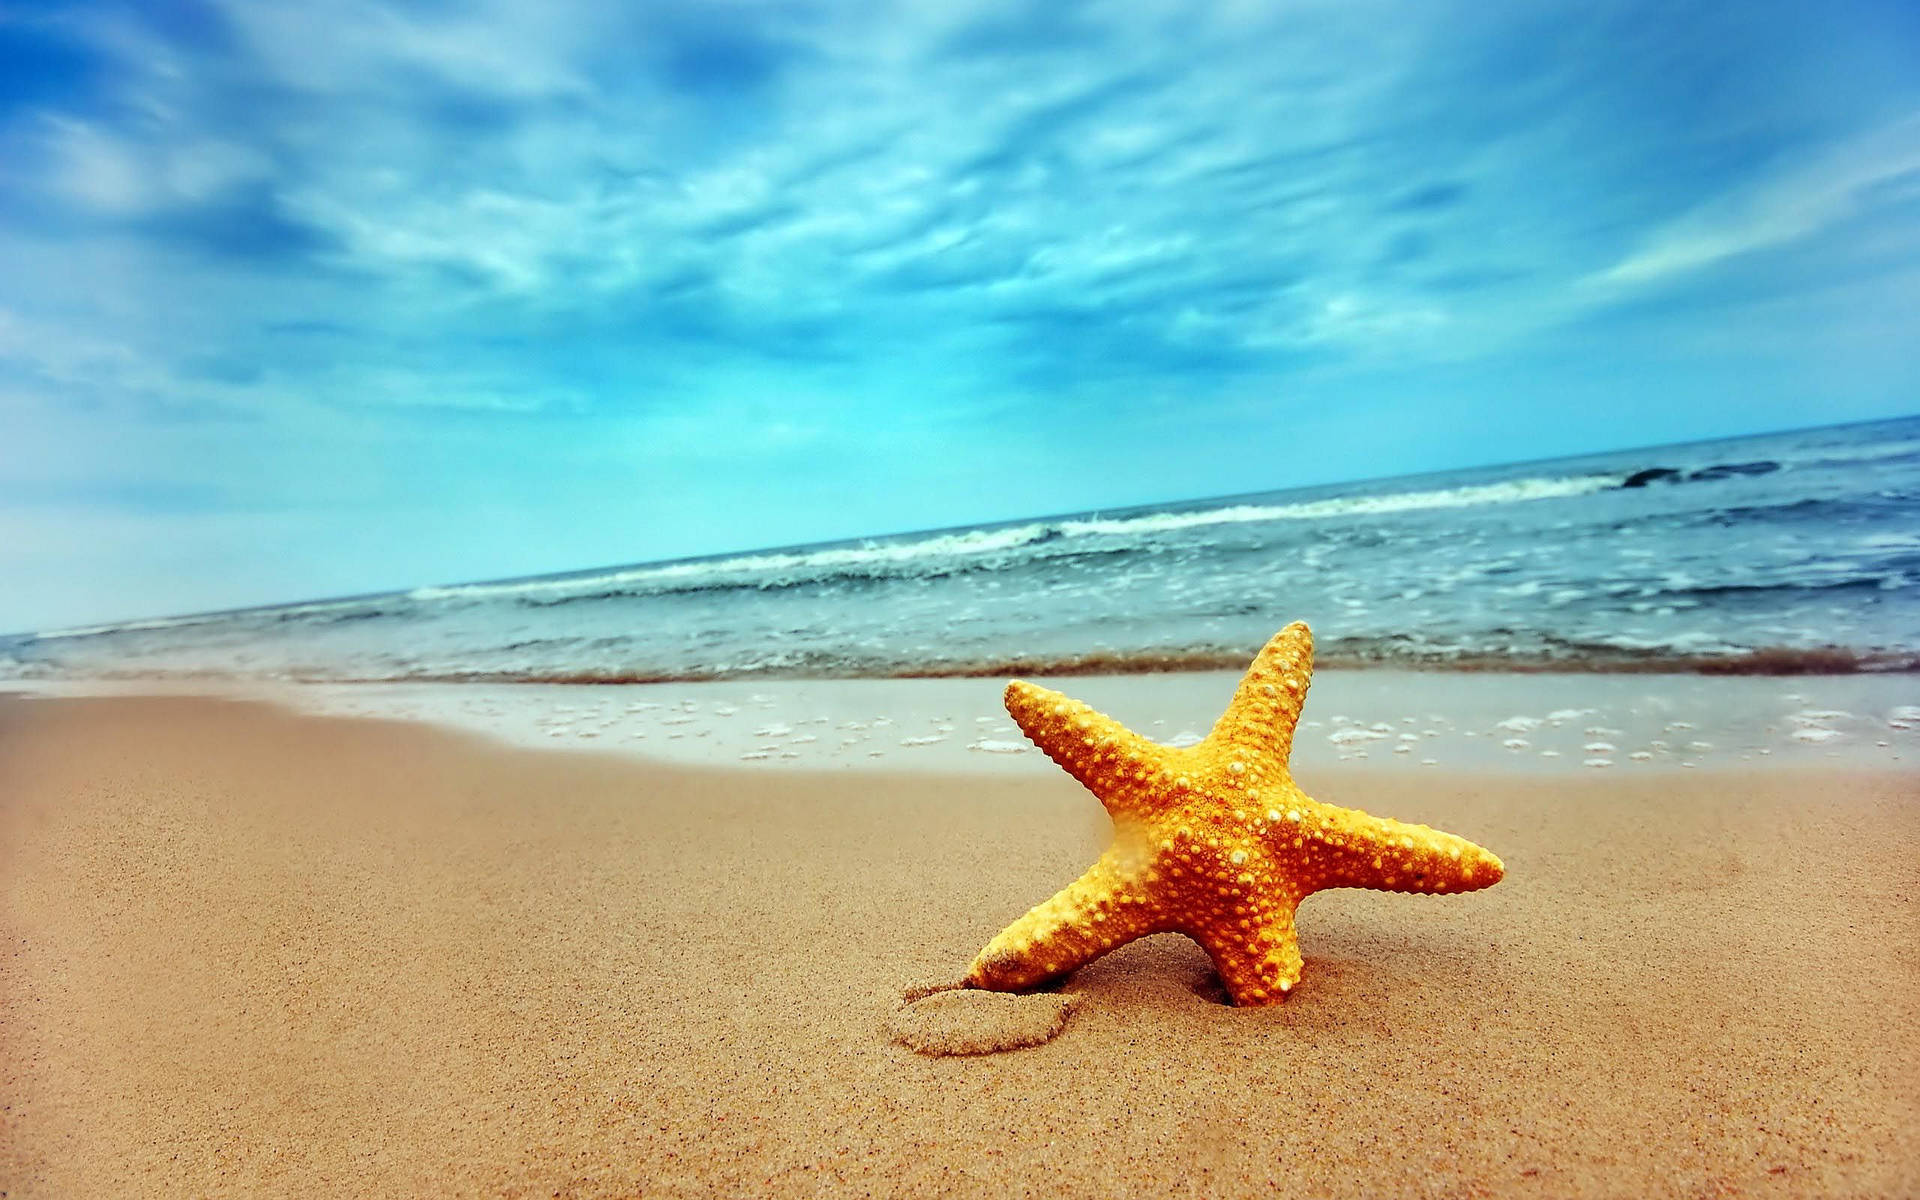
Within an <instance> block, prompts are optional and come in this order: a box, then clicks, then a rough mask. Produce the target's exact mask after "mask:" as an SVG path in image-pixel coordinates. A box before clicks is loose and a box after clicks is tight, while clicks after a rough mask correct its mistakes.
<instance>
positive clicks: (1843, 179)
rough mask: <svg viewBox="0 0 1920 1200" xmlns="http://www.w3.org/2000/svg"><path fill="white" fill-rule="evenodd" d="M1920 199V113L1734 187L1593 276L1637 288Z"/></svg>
mask: <svg viewBox="0 0 1920 1200" xmlns="http://www.w3.org/2000/svg"><path fill="white" fill-rule="evenodd" d="M1917 198H1920V112H1916V113H1914V114H1912V115H1909V116H1907V117H1905V118H1902V119H1901V120H1898V121H1895V122H1893V123H1891V124H1889V125H1886V126H1884V127H1882V128H1879V129H1875V130H1872V131H1871V132H1869V133H1866V134H1864V135H1862V136H1860V137H1857V138H1854V139H1851V140H1849V141H1847V142H1845V143H1843V144H1841V145H1839V146H1836V147H1833V148H1831V149H1829V150H1827V151H1826V152H1825V153H1823V154H1821V155H1819V156H1818V157H1817V158H1816V159H1815V160H1814V161H1812V162H1796V163H1794V164H1793V165H1792V166H1791V167H1789V168H1787V169H1785V170H1781V171H1778V172H1775V173H1773V174H1772V175H1771V176H1770V177H1768V178H1765V179H1762V180H1760V181H1759V182H1756V183H1750V184H1747V185H1745V186H1741V187H1738V188H1735V189H1734V190H1732V191H1730V192H1728V193H1726V194H1724V195H1720V196H1716V197H1714V198H1713V199H1712V200H1710V201H1709V202H1707V203H1706V204H1703V205H1701V206H1700V207H1698V208H1696V209H1694V210H1693V211H1691V212H1689V213H1687V214H1686V215H1685V216H1683V217H1681V218H1679V219H1678V220H1676V221H1674V222H1672V223H1670V224H1668V225H1666V226H1664V227H1663V228H1661V229H1659V230H1657V231H1656V232H1654V233H1653V234H1652V235H1651V236H1650V237H1648V238H1647V239H1646V240H1645V241H1644V242H1643V243H1642V244H1641V245H1640V246H1639V247H1638V248H1637V249H1635V250H1634V251H1633V252H1632V253H1631V254H1629V255H1628V256H1627V257H1625V258H1623V259H1622V260H1620V261H1619V262H1617V263H1615V264H1614V265H1613V266H1611V267H1608V268H1607V269H1606V270H1605V271H1602V272H1600V273H1599V274H1598V275H1596V276H1594V277H1593V279H1592V280H1591V282H1592V283H1594V284H1595V285H1598V286H1602V287H1637V286H1644V285H1649V284H1653V283H1657V282H1659V281H1661V280H1663V279H1665V278H1667V277H1669V276H1674V275H1681V274H1686V273H1689V272H1693V271H1699V270H1702V269H1705V268H1707V267H1710V266H1712V265H1714V264H1716V263H1719V262H1721V261H1723V260H1725V259H1729V258H1734V257H1736V256H1739V255H1743V254H1751V253H1754V252H1756V251H1760V250H1766V249H1770V248H1772V247H1775V246H1780V245H1785V244H1788V243H1791V242H1796V241H1799V240H1801V239H1804V238H1808V237H1811V236H1813V235H1815V234H1818V233H1821V232H1823V231H1825V230H1827V229H1829V228H1831V227H1833V226H1834V225H1837V224H1839V223H1841V222H1843V221H1846V220H1848V219H1850V218H1852V217H1854V216H1857V215H1859V214H1861V213H1863V212H1866V211H1868V210H1870V209H1872V208H1874V207H1876V206H1878V205H1887V204H1895V203H1902V202H1904V203H1911V202H1912V201H1913V200H1915V199H1917Z"/></svg>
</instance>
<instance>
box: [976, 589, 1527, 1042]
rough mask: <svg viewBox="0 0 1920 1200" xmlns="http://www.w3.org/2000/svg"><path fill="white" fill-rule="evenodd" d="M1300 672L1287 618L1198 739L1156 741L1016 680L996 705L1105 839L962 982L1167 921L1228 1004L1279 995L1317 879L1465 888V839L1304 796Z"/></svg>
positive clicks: (1017, 985) (1478, 874)
mask: <svg viewBox="0 0 1920 1200" xmlns="http://www.w3.org/2000/svg"><path fill="white" fill-rule="evenodd" d="M1312 674H1313V635H1312V634H1311V633H1310V632H1308V630H1307V627H1306V626H1305V625H1304V624H1300V623H1298V622H1295V623H1294V624H1292V625H1289V626H1287V627H1286V628H1285V629H1283V630H1281V631H1280V632H1279V633H1277V634H1275V635H1274V638H1273V640H1272V641H1270V642H1268V643H1267V645H1266V648H1265V649H1263V650H1261V651H1260V654H1259V656H1258V657H1257V658H1255V659H1254V661H1253V665H1252V666H1251V667H1250V668H1248V670H1247V674H1246V677H1245V678H1244V679H1242V680H1241V682H1240V687H1239V689H1238V690H1237V691H1236V692H1235V693H1234V696H1233V702H1232V703H1231V704H1229V705H1228V706H1227V711H1226V713H1225V714H1224V715H1223V716H1221V718H1220V720H1219V722H1218V723H1216V724H1215V725H1214V727H1213V732H1212V733H1211V734H1209V735H1208V737H1207V739H1206V740H1205V741H1203V742H1201V743H1200V744H1198V745H1195V746H1189V747H1174V746H1162V745H1158V744H1156V743H1154V742H1151V741H1148V740H1147V739H1146V738H1143V737H1141V736H1140V735H1138V734H1136V733H1134V732H1132V731H1131V730H1129V729H1127V728H1126V727H1125V726H1123V725H1121V724H1120V723H1119V722H1118V721H1115V720H1114V719H1113V718H1111V717H1107V716H1103V715H1102V714H1100V713H1097V712H1095V711H1094V710H1093V709H1091V708H1089V707H1088V706H1086V705H1085V704H1082V703H1080V702H1079V701H1077V700H1070V699H1068V698H1067V697H1066V696H1063V695H1061V694H1060V693H1059V692H1055V691H1050V690H1048V689H1047V688H1043V687H1038V686H1036V685H1034V684H1031V683H1026V682H1024V681H1021V680H1015V681H1014V682H1012V683H1009V684H1008V685H1007V695H1006V703H1007V711H1008V712H1009V713H1011V714H1013V719H1014V721H1016V722H1017V723H1018V724H1019V726H1020V728H1021V729H1022V730H1024V731H1025V732H1026V735H1027V737H1028V738H1030V739H1032V741H1033V743H1034V744H1035V745H1037V746H1039V747H1040V749H1042V750H1044V751H1046V752H1047V756H1048V757H1050V758H1052V759H1053V761H1054V762H1056V763H1059V764H1060V765H1061V766H1062V767H1064V768H1066V770H1067V773H1068V774H1070V775H1072V776H1073V777H1074V778H1075V779H1078V780H1079V781H1080V782H1081V783H1083V784H1085V785H1086V787H1087V788H1088V790H1090V791H1091V792H1093V794H1094V795H1095V796H1097V797H1099V799H1100V802H1101V803H1102V804H1104V805H1105V806H1106V808H1107V812H1108V813H1109V814H1111V815H1112V817H1113V824H1114V840H1113V844H1112V845H1111V846H1110V847H1109V848H1108V849H1107V851H1106V853H1104V854H1102V855H1101V856H1100V859H1099V861H1098V862H1096V863H1094V864H1093V866H1092V867H1091V868H1090V869H1089V870H1088V871H1087V873H1086V874H1084V875H1082V876H1081V877H1080V878H1079V879H1077V880H1075V881H1074V882H1073V883H1071V884H1069V885H1068V886H1067V887H1066V888H1065V889H1064V890H1063V891H1061V892H1060V894H1059V895H1057V896H1055V897H1053V899H1051V900H1048V901H1047V902H1046V903H1044V904H1041V905H1040V906H1038V907H1037V908H1035V909H1033V910H1032V911H1031V912H1029V913H1028V914H1027V915H1026V916H1024V917H1022V918H1020V919H1019V920H1018V921H1015V922H1014V923H1013V924H1012V925H1010V926H1008V927H1007V929H1006V930H1005V931H1004V932H1002V933H1001V934H1000V936H998V937H996V938H994V939H993V941H991V942H989V943H988V944H987V947H986V949H984V950H982V951H981V952H980V956H979V957H978V958H976V959H975V960H974V962H973V966H972V967H971V968H970V969H969V970H968V973H967V979H966V983H967V985H968V986H970V987H977V988H987V989H991V990H994V991H1017V990H1019V989H1022V988H1029V987H1033V986H1034V985H1036V984H1039V983H1042V982H1045V981H1046V980H1048V979H1050V978H1053V977H1054V976H1057V975H1061V974H1063V973H1065V972H1067V971H1071V970H1073V969H1074V968H1076V967H1079V966H1081V965H1083V964H1085V963H1087V962H1090V961H1092V960H1093V959H1095V958H1098V957H1099V956H1101V955H1102V954H1105V953H1106V952H1107V951H1109V950H1112V949H1114V948H1115V947H1117V946H1121V945H1124V944H1126V943H1127V942H1130V941H1133V940H1134V939H1135V938H1140V937H1145V936H1147V935H1148V934H1152V933H1166V932H1169V931H1176V932H1179V933H1184V934H1186V935H1188V936H1189V937H1191V938H1193V940H1195V941H1196V942H1199V943H1200V945H1201V948H1203V949H1204V950H1206V952H1207V954H1208V956H1209V957H1210V958H1212V959H1213V964H1214V966H1215V967H1216V968H1218V969H1219V972H1220V978H1221V979H1222V980H1223V981H1225V983H1226V985H1227V991H1228V992H1229V993H1230V994H1231V995H1232V997H1233V1001H1234V1003H1235V1004H1240V1005H1260V1004H1273V1003H1277V1002H1279V1001H1281V1000H1284V999H1285V998H1286V996H1287V993H1288V992H1290V991H1291V990H1292V989H1293V986H1294V984H1296V983H1298V982H1299V980H1300V965H1301V959H1300V946H1299V942H1298V940H1297V939H1296V938H1295V936H1294V925H1293V915H1294V910H1295V909H1296V908H1297V907H1298V906H1299V904H1300V901H1301V900H1302V899H1304V898H1305V897H1307V896H1309V895H1311V894H1313V893H1314V892H1317V891H1320V890H1321V889H1322V888H1335V887H1363V888H1377V889H1381V890H1384V891H1394V892H1468V891H1474V890H1476V889H1478V888H1483V887H1487V886H1489V885H1491V884H1494V883H1498V882H1499V881H1500V878H1501V876H1502V875H1503V874H1504V873H1505V867H1504V866H1503V865H1502V864H1501V862H1500V860H1499V859H1498V858H1496V857H1495V856H1494V855H1493V854H1491V853H1490V852H1488V851H1486V850H1484V849H1482V848H1481V847H1479V846H1476V845H1474V844H1473V843H1472V842H1469V841H1467V840H1466V839H1464V838H1459V837H1455V836H1454V835H1452V834H1450V833H1441V832H1439V831H1438V830H1435V829H1430V828H1428V827H1427V826H1425V825H1407V824H1403V823H1402V822H1399V821H1394V820H1389V819H1388V818H1385V817H1373V816H1368V815H1367V814H1366V813H1364V812H1361V811H1358V810H1356V809H1349V808H1339V807H1336V806H1334V805H1331V804H1321V803H1319V802H1318V801H1315V800H1311V799H1309V798H1308V797H1307V795H1306V794H1305V793H1304V792H1302V791H1301V790H1300V789H1299V788H1298V787H1297V786H1295V784H1294V782H1293V777H1292V775H1291V774H1289V772H1288V767H1287V759H1288V756H1289V754H1290V753H1291V751H1292V749H1293V730H1294V726H1295V724H1296V723H1298V721H1299V720H1300V708H1301V705H1302V704H1303V702H1304V701H1305V699H1306V695H1307V684H1308V681H1309V680H1310V678H1311V677H1312Z"/></svg>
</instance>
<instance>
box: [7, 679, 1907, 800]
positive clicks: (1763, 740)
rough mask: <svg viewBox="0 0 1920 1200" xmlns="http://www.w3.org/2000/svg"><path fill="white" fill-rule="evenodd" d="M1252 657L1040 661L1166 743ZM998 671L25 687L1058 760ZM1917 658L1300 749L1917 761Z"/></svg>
mask: <svg viewBox="0 0 1920 1200" xmlns="http://www.w3.org/2000/svg"><path fill="white" fill-rule="evenodd" d="M1239 677H1240V672H1239V671H1237V670H1236V671H1188V672H1166V673H1162V674H1157V675H1115V676H1098V675H1087V676H1062V677H1054V676H1035V677H1033V678H1034V679H1035V681H1036V682H1041V683H1045V684H1047V685H1048V686H1052V687H1055V688H1058V689H1059V690H1061V691H1064V692H1066V693H1067V694H1068V695H1070V696H1073V697H1075V698H1078V699H1082V700H1085V701H1086V702H1088V703H1089V704H1092V705H1093V706H1094V707H1095V708H1097V709H1100V710H1101V711H1104V712H1106V713H1108V714H1109V715H1111V716H1114V717H1115V718H1117V719H1119V720H1120V721H1122V722H1123V723H1125V724H1127V725H1129V726H1130V727H1132V728H1134V729H1135V730H1136V731H1137V732H1139V733H1141V734H1142V735H1144V736H1146V737H1149V738H1152V739H1154V740H1156V741H1163V742H1172V741H1178V740H1181V739H1186V738H1197V737H1199V736H1200V735H1201V734H1204V733H1205V731H1206V730H1207V729H1208V728H1210V727H1211V725H1212V723H1213V721H1214V719H1215V718H1217V717H1218V715H1219V713H1220V710H1221V709H1222V708H1223V707H1224V706H1225V704H1226V700H1227V698H1228V697H1229V696H1231V695H1232V692H1233V688H1234V686H1235V685H1236V684H1237V683H1238V681H1239ZM1004 682H1005V681H1004V680H1001V679H997V678H996V679H975V678H953V679H744V680H734V681H725V682H714V683H671V684H604V685H591V686H589V685H579V684H449V683H373V684H326V683H301V684H295V683H268V682H259V683H239V682H235V683H224V682H215V681H209V680H199V679H196V680H164V679H136V680H123V681H111V682H106V681H86V682H79V681H68V682H63V681H32V682H24V681H17V682H11V683H0V697H5V696H8V695H13V696H36V695H37V696H47V697H62V696H65V697H80V696H149V695H150V696H212V697H226V698H232V699H243V700H259V701H267V702H270V703H275V704H279V705H282V706H284V707H287V708H289V709H292V710H294V711H298V712H307V713H314V714H320V715H333V716H361V717H373V718H390V719H396V720H407V721H418V722H423V723H426V724H430V725H435V726H438V727H442V728H449V729H458V730H464V731H466V732H470V733H477V734H480V735H482V736H484V737H487V738H489V739H492V740H495V741H498V742H502V743H504V744H507V745H515V746H522V747H547V748H556V749H558V748H566V749H582V750H591V751H597V752H603V753H614V754H621V755H626V756H629V757H635V758H640V759H644V760H647V761H654V762H663V763H673V764H679V765H686V766H748V767H755V768H762V769H765V768H791V767H802V768H826V769H834V770H856V771H858V770H867V769H879V770H910V771H939V772H963V773H978V774H993V775H1001V774H1006V773H1008V772H1015V773H1031V772H1044V771H1048V770H1051V769H1052V767H1051V764H1049V763H1048V762H1047V761H1046V760H1045V758H1044V757H1043V756H1041V755H1039V754H1038V752H1037V751H1035V750H1034V749H1033V748H1032V747H1031V746H1030V745H1029V744H1028V743H1027V741H1026V739H1025V737H1024V736H1023V735H1021V733H1020V732H1019V730H1018V729H1016V728H1015V727H1014V725H1013V724H1012V722H1011V721H1010V720H1009V719H1008V718H1007V716H1006V713H1005V711H1004V710H1003V709H1002V707H1001V704H1000V694H1001V691H1002V688H1003V686H1004ZM1917 701H1920V690H1916V688H1915V685H1914V682H1913V677H1910V676H1905V675H1856V674H1848V675H1832V676H1778V677H1775V676H1702V675H1590V674H1567V675H1555V674H1544V673H1539V674H1536V673H1515V674H1499V673H1493V672H1464V673H1458V674H1448V673H1438V672H1424V671H1384V670H1340V669H1322V670H1318V671H1316V672H1315V675H1314V679H1313V683H1312V687H1311V690H1310V692H1309V695H1308V700H1307V709H1306V713H1305V715H1304V718H1303V720H1302V722H1301V726H1300V735H1299V737H1298V738H1297V739H1296V747H1295V753H1296V755H1297V759H1296V761H1298V762H1299V763H1300V764H1301V765H1302V766H1303V767H1304V768H1307V769H1314V768H1318V767H1322V766H1338V765H1346V764H1359V763H1375V764H1378V763H1383V762H1389V763H1396V764H1398V765H1400V766H1405V767H1408V768H1418V769H1420V770H1435V769H1437V770H1442V771H1453V770H1467V771H1490V772H1499V773H1508V772H1512V773H1519V774H1529V775H1540V774H1545V775H1558V774H1562V773H1566V772H1573V773H1576V774H1578V773H1589V772H1597V771H1605V772H1615V773H1619V774H1648V773H1655V772H1665V771H1676V770H1699V769H1705V770H1720V769H1728V768H1739V767H1764V766H1769V765H1792V766H1819V767H1845V768H1854V767H1858V768H1866V769H1884V770H1904V769H1908V768H1910V767H1913V766H1915V765H1920V704H1916V702H1917Z"/></svg>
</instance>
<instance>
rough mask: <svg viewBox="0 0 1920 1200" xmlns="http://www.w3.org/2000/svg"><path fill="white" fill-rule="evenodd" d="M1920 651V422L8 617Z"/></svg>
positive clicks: (993, 654)
mask: <svg viewBox="0 0 1920 1200" xmlns="http://www.w3.org/2000/svg"><path fill="white" fill-rule="evenodd" d="M1296 619H1302V620H1306V621H1307V622H1309V623H1310V624H1311V625H1312V626H1313V628H1314V631H1315V636H1316V640H1317V643H1318V656H1317V657H1318V661H1319V662H1320V664H1322V665H1332V666H1348V667H1353V666H1392V667H1400V668H1410V667H1411V668H1423V669H1440V670H1560V671H1665V672H1704V673H1747V674H1798V673H1851V672H1865V671H1910V670H1915V669H1920V417H1909V418H1902V419H1899V420H1893V421H1881V422H1874V423H1871V424H1861V425H1848V426H1837V427H1829V428H1821V429H1810V430H1800V431H1795V432H1790V433H1777V434H1767V435H1762V436H1755V437H1743V438H1733V439H1726V440H1720V441H1711V442H1696V443H1689V444H1686V445H1675V446H1663V447H1656V448H1649V449H1639V450H1630V451H1621V452H1615V453H1608V454H1599V455H1590V456H1585V457H1578V458H1564V459H1555V460H1550V461H1541V462H1529V463H1519V464H1511V465H1505V466H1497V467H1483V468H1475V469H1471V470H1463V471H1451V472H1444V473H1438V474H1429V475H1418V476H1406V477H1401V478H1394V479H1382V480H1371V481H1367V482H1362V483H1351V484H1341V485H1333V486H1325V487H1313V488H1299V489H1291V490H1280V491H1273V492H1264V493H1259V494H1253V495H1240V496H1229V497H1218V498H1213V499H1205V500H1192V501H1184V502H1180V503H1171V504H1160V505H1152V506H1145V507H1139V508H1131V509H1123V510H1110V511H1101V512H1083V513H1073V514H1069V515H1064V516H1054V517H1044V518H1035V519H1031V520H1025V521H1011V522H1003V523H998V524H991V525H981V526H975V527H966V528H954V529H943V530H935V531H930V532H922V533H912V534H899V535H891V536H886V537H874V538H867V539H857V540H850V541H842V542H832V543H824V544H819V545H809V546H794V547H787V548H782V549H770V550H765V551H759V552H754V553H744V554H729V555H719V556H713V557H707V558H695V559H683V560H678V561H672V562H655V563H642V564H637V565H631V566H622V567H614V568H605V569H597V570H590V571H578V572H572V573H568V574H563V575H551V576H542V577H537V578H527V579H510V580H499V581H492V582H482V583H464V584H451V585H445V586H426V587H417V588H413V589H411V590H408V591H396V592H389V593H384V594H380V595H369V596H356V597H351V598H345V599H333V600H320V601H311V602H305V603H297V604H285V605H276V606H270V607H263V608H251V609H244V610H237V611H231V612H216V613H203V614H196V615H190V616H177V617H167V618H160V619H153V620H142V621H129V622H124V623H119V624H114V625H101V626H93V627H88V628H82V629H67V630H54V631H46V632H39V633H28V634H21V635H16V636H12V637H5V638H0V678H14V679H48V678H54V679H102V678H131V677H155V676H159V677H194V678H208V677H212V678H230V679H240V680H263V679H265V680H295V681H453V682H459V681H474V682H547V683H555V682H560V683H565V682H580V683H606V682H664V681H690V680H724V679H730V678H743V677H755V676H784V677H894V676H942V675H1000V674H1009V673H1025V674H1066V673H1131V672H1140V671H1155V670H1167V669H1181V668H1186V669H1222V668H1225V669H1231V668H1238V667H1240V666H1243V665H1244V664H1245V662H1246V661H1247V659H1248V657H1249V656H1250V655H1251V653H1252V652H1253V651H1254V650H1255V649H1256V648H1257V647H1258V646H1259V645H1260V644H1261V643H1262V642H1264V641H1265V639H1266V638H1267V637H1268V636H1270V635H1271V634H1272V633H1273V632H1274V631H1275V630H1276V629H1278V628H1279V627H1280V626H1281V625H1283V624H1285V623H1287V622H1288V621H1292V620H1296Z"/></svg>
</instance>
